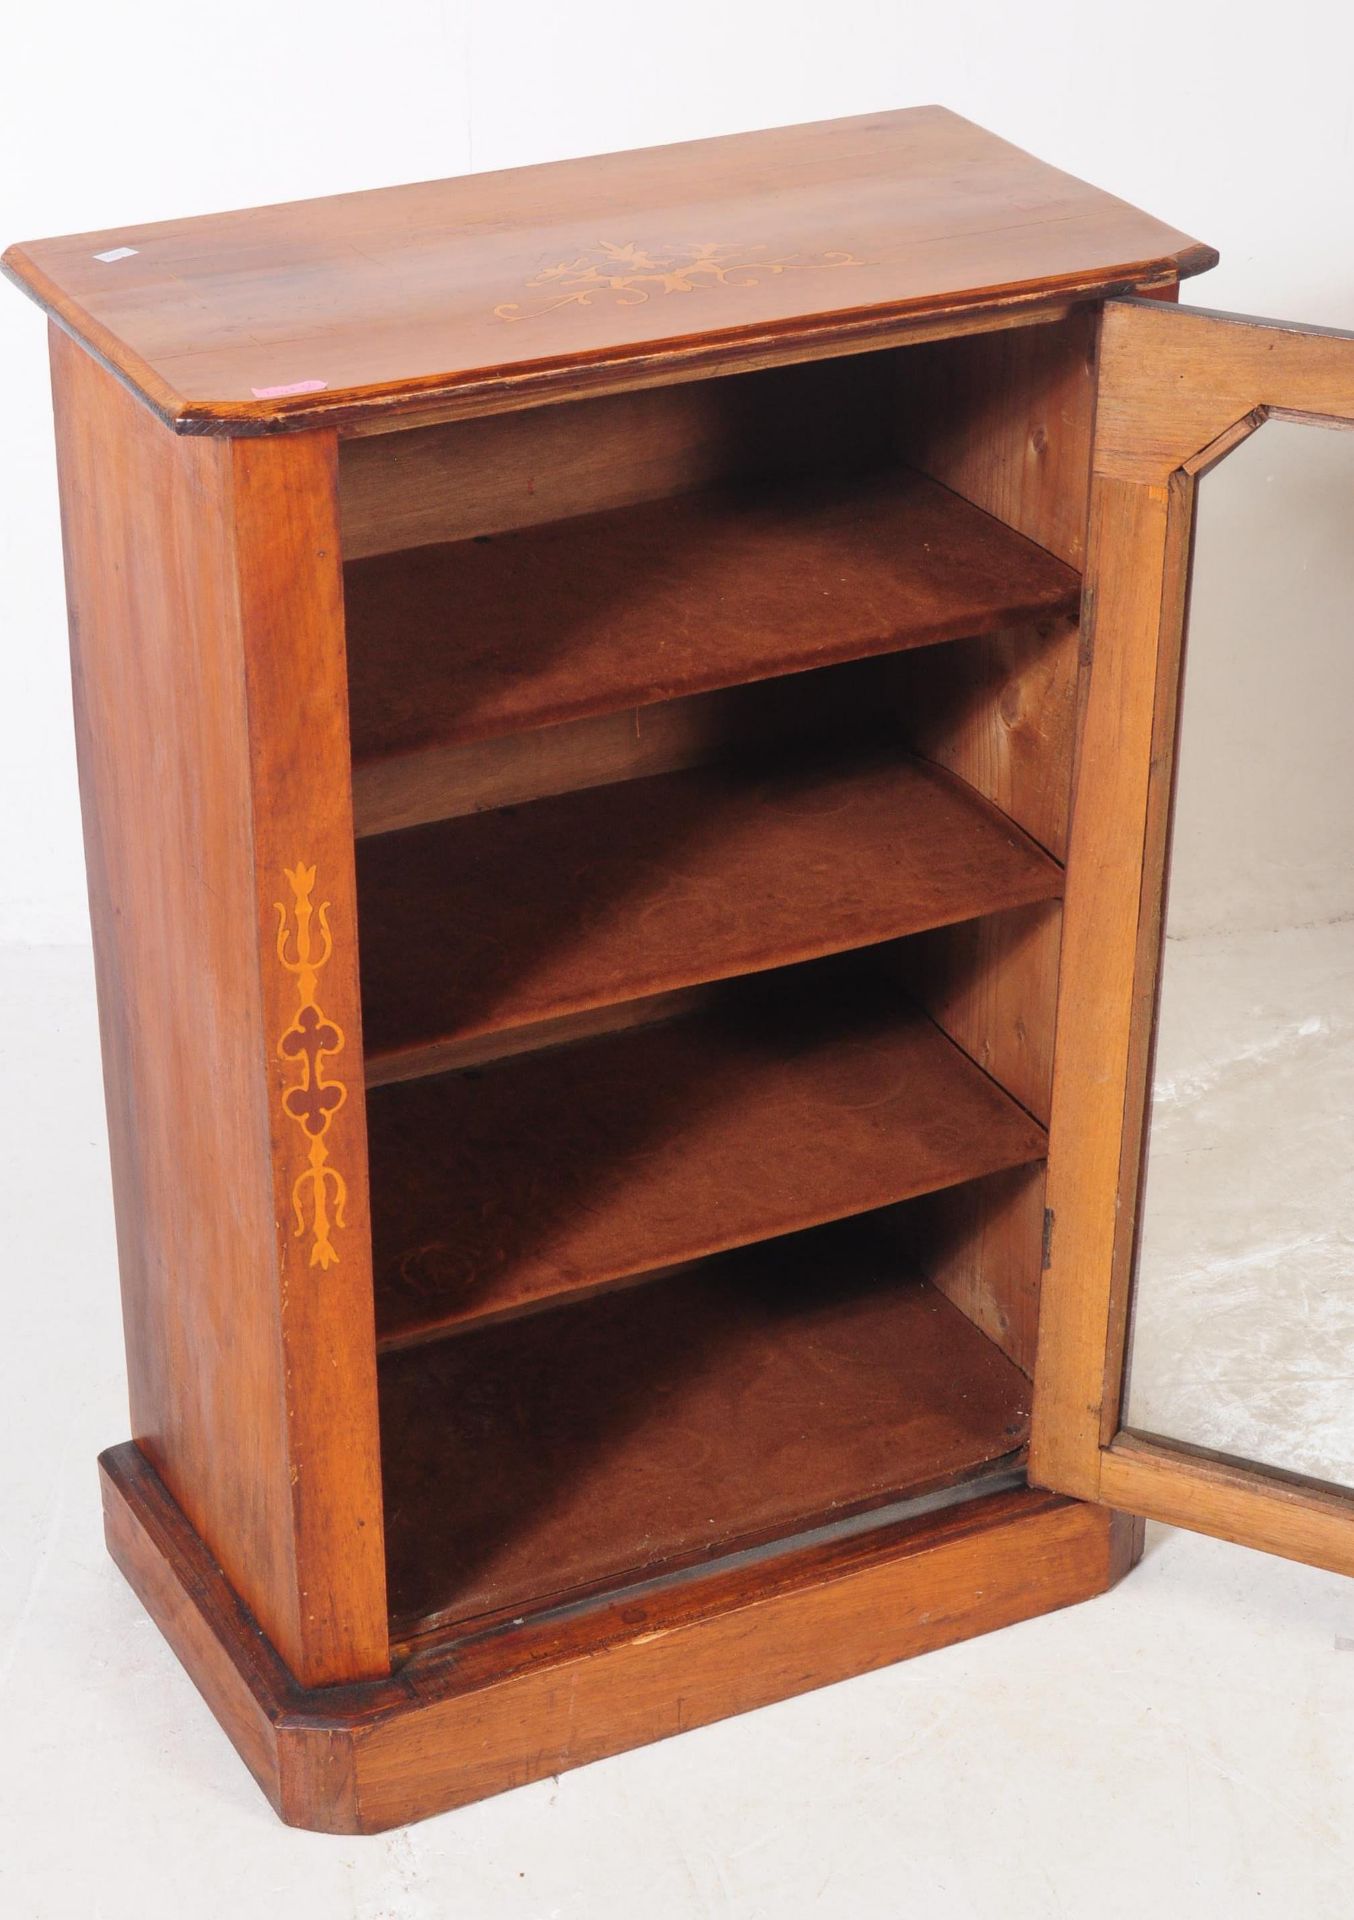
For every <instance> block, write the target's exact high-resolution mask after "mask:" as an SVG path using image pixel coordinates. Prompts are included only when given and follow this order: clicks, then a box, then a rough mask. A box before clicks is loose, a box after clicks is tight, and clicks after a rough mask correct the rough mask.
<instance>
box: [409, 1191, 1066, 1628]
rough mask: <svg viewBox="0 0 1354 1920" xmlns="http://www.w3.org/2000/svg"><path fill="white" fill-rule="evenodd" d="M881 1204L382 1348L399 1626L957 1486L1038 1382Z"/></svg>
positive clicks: (481, 1618) (473, 1618)
mask: <svg viewBox="0 0 1354 1920" xmlns="http://www.w3.org/2000/svg"><path fill="white" fill-rule="evenodd" d="M872 1227H873V1223H871V1222H864V1221H863V1222H851V1223H849V1224H848V1225H847V1226H845V1227H835V1228H828V1229H825V1230H821V1231H819V1232H817V1233H813V1234H808V1235H803V1236H799V1237H797V1238H795V1239H793V1240H790V1241H782V1242H778V1243H775V1244H774V1245H772V1246H769V1247H757V1248H752V1249H746V1250H744V1251H741V1252H739V1253H737V1254H730V1255H726V1256H724V1257H723V1258H721V1259H719V1260H716V1261H712V1262H710V1263H708V1264H703V1265H702V1266H700V1267H698V1268H695V1269H693V1270H690V1271H688V1272H686V1273H683V1274H680V1275H675V1276H671V1277H669V1278H666V1279H663V1280H659V1281H655V1282H652V1283H650V1284H647V1285H644V1286H640V1287H634V1288H628V1289H626V1290H625V1291H624V1292H622V1293H613V1294H608V1295H606V1296H603V1297H600V1298H595V1299H592V1300H588V1301H584V1302H580V1303H575V1304H572V1305H571V1306H569V1307H568V1308H565V1309H559V1310H552V1311H549V1312H545V1313H540V1314H534V1315H531V1316H528V1317H527V1318H525V1319H520V1320H513V1321H509V1322H504V1323H501V1324H499V1325H497V1326H493V1327H488V1328H481V1329H477V1330H475V1331H474V1332H471V1333H467V1334H464V1335H462V1336H460V1337H459V1338H457V1339H454V1340H447V1341H441V1342H438V1343H436V1344H435V1345H433V1346H427V1347H418V1348H414V1349H411V1350H409V1351H406V1352H403V1353H397V1354H391V1355H388V1356H387V1357H386V1358H385V1359H384V1360H383V1361H382V1363H381V1425H382V1455H383V1459H384V1462H385V1486H386V1546H387V1555H388V1562H389V1577H390V1600H391V1610H392V1627H393V1630H394V1632H395V1633H396V1635H397V1636H400V1635H411V1634H416V1633H417V1632H419V1631H421V1630H425V1631H426V1630H428V1629H431V1628H434V1627H437V1626H439V1625H445V1624H447V1623H450V1622H458V1623H459V1622H463V1623H466V1624H467V1625H469V1624H472V1623H474V1624H480V1625H483V1624H486V1623H487V1621H488V1620H489V1619H492V1618H494V1617H504V1616H506V1617H509V1618H510V1617H513V1616H519V1615H522V1614H525V1613H528V1612H530V1611H532V1610H535V1609H539V1608H543V1607H546V1606H549V1605H552V1604H553V1605H558V1604H560V1603H562V1602H567V1601H569V1600H575V1599H579V1598H581V1597H583V1596H584V1595H586V1594H588V1593H594V1592H597V1591H598V1590H599V1589H602V1588H610V1589H615V1588H616V1587H619V1586H622V1585H623V1584H624V1583H626V1582H629V1581H637V1580H641V1579H644V1578H647V1577H652V1576H654V1575H656V1574H659V1573H664V1572H671V1571H673V1570H674V1569H676V1568H678V1567H681V1566H685V1565H691V1564H692V1563H693V1562H699V1561H701V1560H704V1559H708V1558H710V1557H712V1556H714V1555H718V1554H724V1553H728V1552H731V1551H736V1550H738V1549H740V1548H744V1547H751V1546H755V1545H757V1544H759V1543H761V1542H765V1541H768V1540H772V1539H775V1538H778V1537H780V1538H783V1537H785V1536H786V1535H788V1534H793V1533H795V1532H797V1531H800V1530H804V1529H807V1528H811V1527H814V1526H817V1525H821V1524H824V1523H827V1522H831V1521H833V1520H838V1519H842V1518H844V1517H847V1516H849V1515H851V1514H856V1513H860V1512H862V1511H868V1510H870V1509H872V1508H874V1507H882V1506H884V1505H886V1504H888V1503H891V1502H894V1501H898V1500H901V1499H906V1498H909V1497H912V1496H919V1495H922V1494H925V1493H928V1492H931V1491H934V1490H936V1489H939V1488H943V1487H949V1486H953V1485H954V1484H955V1483H956V1482H960V1481H962V1480H964V1479H965V1478H967V1477H969V1476H971V1475H973V1474H975V1473H977V1472H979V1471H981V1470H982V1469H984V1468H985V1467H990V1466H991V1465H992V1463H993V1462H995V1461H998V1460H1001V1459H1004V1458H1010V1457H1011V1456H1015V1457H1016V1458H1017V1459H1018V1458H1019V1453H1018V1450H1019V1449H1020V1448H1022V1447H1023V1445H1024V1443H1025V1440H1026V1437H1027V1433H1028V1419H1029V1392H1030V1387H1029V1382H1028V1380H1027V1379H1026V1378H1025V1376H1024V1374H1022V1373H1021V1372H1020V1371H1019V1369H1018V1368H1016V1367H1014V1366H1012V1364H1011V1362H1010V1361H1009V1360H1007V1359H1006V1358H1005V1357H1004V1355H1003V1354H1001V1353H1000V1352H999V1351H998V1349H997V1348H996V1347H995V1346H993V1345H992V1343H991V1342H990V1341H989V1340H986V1339H985V1338H984V1337H983V1335H982V1334H981V1333H979V1332H978V1330H977V1329H976V1328H975V1327H974V1326H973V1325H972V1324H971V1322H969V1321H968V1320H966V1319H965V1318H964V1316H963V1315H962V1314H961V1313H959V1312H958V1311H957V1310H956V1309H955V1308H954V1307H953V1306H951V1305H950V1303H949V1302H948V1301H947V1300H945V1299H944V1298H943V1297H942V1296H941V1295H940V1294H939V1293H937V1292H936V1291H935V1290H934V1289H933V1288H932V1287H930V1286H928V1285H927V1284H925V1282H923V1281H921V1280H919V1279H917V1278H915V1277H914V1276H912V1275H910V1274H907V1273H905V1272H903V1271H900V1269H899V1265H898V1256H897V1254H896V1252H894V1251H893V1250H891V1249H889V1248H888V1247H887V1245H886V1243H885V1242H883V1241H882V1240H879V1239H878V1238H876V1236H875V1234H874V1233H873V1232H872Z"/></svg>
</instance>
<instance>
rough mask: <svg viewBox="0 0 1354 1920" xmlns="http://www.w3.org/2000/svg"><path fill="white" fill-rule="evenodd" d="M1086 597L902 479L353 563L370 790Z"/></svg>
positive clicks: (992, 522) (350, 608) (601, 521)
mask: <svg viewBox="0 0 1354 1920" xmlns="http://www.w3.org/2000/svg"><path fill="white" fill-rule="evenodd" d="M1080 587H1081V582H1080V577H1079V575H1078V574H1076V573H1075V572H1074V571H1073V570H1072V569H1071V568H1070V567H1067V566H1064V565H1063V563H1062V562H1061V561H1059V560H1056V559H1054V557H1053V556H1052V555H1051V554H1049V553H1047V552H1045V551H1044V549H1043V548H1042V547H1038V546H1036V545H1035V544H1034V543H1033V542H1032V541H1030V540H1027V539H1025V538H1024V536H1023V535H1021V534H1019V533H1016V532H1015V531H1014V530H1013V529H1012V528H1010V527H1008V526H1006V525H1005V524H1004V523H1003V522H1001V521H1000V520H996V519H994V518H993V517H992V516H991V515H989V514H986V513H983V512H982V511H980V509H978V508H977V507H974V506H971V505H969V503H968V502H967V501H965V500H962V499H961V498H960V497H959V496H958V495H957V494H955V493H951V492H950V491H949V490H948V489H947V488H945V487H943V486H940V485H938V484H937V483H936V482H935V481H933V480H929V479H926V478H924V477H923V476H921V475H920V474H916V473H912V472H910V471H906V470H903V471H897V470H893V471H890V472H888V473H883V474H873V475H870V476H868V477H866V478H864V479H861V478H851V479H844V478H842V479H837V480H835V481H833V482H832V483H830V484H828V483H823V482H816V483H813V484H807V485H806V484H798V485H795V486H784V485H776V486H767V485H763V486H753V485H747V486H743V487H740V488H737V489H727V490H719V491H711V492H706V493H695V494H688V495H684V496H679V497H676V498H670V499H663V500H657V501H651V502H646V503H644V504H642V505H639V506H633V507H625V508H619V509H616V510H614V511H610V512H606V513H594V514H585V515H580V516H579V517H578V518H576V519H570V520H557V521H552V522H550V523H548V524H546V525H542V526H531V527H525V528H520V529H516V530H513V531H509V532H505V533H500V534H495V535H492V536H479V537H477V538H474V539H468V540H458V541H452V542H449V543H446V544H443V545H437V546H427V547H416V548H411V549H405V550H402V551H399V552H395V553H389V554H382V555H380V556H377V557H374V558H370V559H365V560H357V561H352V562H350V563H349V564H348V565H347V566H346V567H345V568H344V594H345V601H346V624H347V634H348V670H349V688H350V706H351V713H352V744H353V756H354V761H355V763H356V767H357V774H358V778H359V783H360V779H361V774H362V770H363V767H364V765H366V764H369V763H371V762H373V761H380V760H384V759H387V758H390V757H396V756H409V757H410V760H411V765H410V767H409V777H410V779H411V781H415V780H416V779H417V778H418V768H417V762H418V759H419V756H420V755H421V754H423V753H427V752H430V751H434V750H442V749H445V748H447V747H448V746H450V745H454V744H458V743H466V742H470V741H475V740H484V739H488V738H492V737H495V736H499V735H503V734H508V733H513V732H518V731H522V730H524V729H530V728H538V727H545V726H549V725H552V724H554V723H557V722H560V721H565V720H572V719H579V718H582V717H584V716H586V715H590V714H601V713H611V712H616V711H618V710H621V709H625V708H630V707H639V706H644V705H646V704H648V703H650V702H655V701H660V700H668V699H673V698H676V697H678V696H681V695H686V694H694V693H700V692H703V691H708V690H710V689H713V688H717V687H728V686H734V685H738V684H742V683H744V682H749V681H755V680H762V679H767V678H770V677H771V676H773V675H777V674H786V673H793V672H798V671H802V670H804V669H807V668H811V667H816V666H823V665H826V664H828V663H830V662H833V661H842V660H853V659H860V658H863V657H864V656H866V655H869V654H874V653H885V652H889V651H892V650H895V649H899V648H904V647H916V646H924V645H927V644H930V643H932V642H935V641H941V640H949V639H956V638H959V637H962V636H971V635H975V634H981V633H989V632H994V631H996V630H997V629H999V628H1001V627H1004V626H1008V625H1011V624H1013V623H1016V622H1019V621H1022V620H1028V619H1031V618H1038V617H1042V616H1052V615H1055V614H1067V613H1074V612H1075V611H1076V608H1077V604H1078V600H1079V596H1080ZM387 785H388V783H387ZM390 805H391V802H390V798H389V794H388V793H387V798H386V806H387V808H389V807H390ZM359 824H360V822H359Z"/></svg>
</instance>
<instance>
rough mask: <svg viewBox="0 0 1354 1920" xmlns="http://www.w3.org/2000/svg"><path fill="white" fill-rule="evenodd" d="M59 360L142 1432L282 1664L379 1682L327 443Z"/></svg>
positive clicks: (356, 1066)
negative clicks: (290, 965)
mask: <svg viewBox="0 0 1354 1920" xmlns="http://www.w3.org/2000/svg"><path fill="white" fill-rule="evenodd" d="M52 364H53V375H54V393H55V402H56V426H57V453H58V471H59V475H60V483H61V500H62V529H63V537H64V542H65V552H66V587H67V598H68V603H69V609H70V623H71V651H72V662H73V674H74V687H75V712H76V739H77V746H78V753H79V767H80V790H81V803H82V811H83V815H84V823H85V836H86V838H85V845H86V854H87V865H88V872H89V889H90V917H91V924H92V927H93V933H94V954H95V969H96V974H97V979H98V990H99V1018H100V1030H101V1034H102V1041H103V1061H104V1083H105V1093H106V1099H107V1106H108V1129H109V1144H110V1151H111V1158H112V1166H113V1181H114V1190H115V1199H116V1216H117V1235H118V1264H119V1270H120V1276H121V1283H122V1299H123V1313H124V1323H125V1329H126V1336H127V1365H128V1377H129V1386H130V1396H131V1415H132V1431H133V1434H134V1436H135V1438H136V1439H137V1440H138V1442H139V1443H140V1444H141V1445H142V1446H143V1447H144V1448H145V1450H146V1453H147V1455H148V1457H149V1458H150V1459H151V1460H153V1461H154V1463H155V1465H156V1468H157V1469H158V1471H159V1472H160V1474H161V1476H162V1477H163V1479H164V1480H165V1482H166V1484H167V1485H169V1486H170V1487H171V1488H172V1489H173V1491H174V1494H175V1497H176V1498H177V1499H178V1501H179V1503H180V1504H181V1505H182V1507H183V1508H184V1510H185V1512H186V1513H188V1514H189V1516H190V1517H191V1519H192V1522H193V1524H194V1525H195V1526H196V1527H197V1529H198V1531H199V1532H200V1533H201V1534H202V1536H203V1537H204V1539H206V1540H208V1541H209V1542H210V1544H211V1547H212V1551H213V1552H214V1553H215V1554H216V1555H217V1557H218V1558H219V1560H220V1561H221V1563H222V1565H223V1566H224V1567H225V1568H226V1569H227V1571H228V1573H229V1575H230V1578H231V1580H232V1581H233V1582H234V1583H235V1585H236V1588H237V1590H238V1592H239V1593H240V1594H241V1595H242V1596H243V1597H244V1598H245V1599H246V1600H247V1602H248V1604H249V1605H250V1606H251V1607H252V1608H253V1610H254V1613H255V1615H256V1617H257V1618H258V1620H259V1622H260V1624H261V1625H262V1626H263V1628H264V1630H265V1631H266V1632H267V1633H268V1634H269V1636H270V1637H271V1639H272V1640H273V1643H274V1644H275V1645H276V1646H277V1647H278V1649H279V1650H280V1652H281V1653H282V1654H283V1657H284V1658H285V1659H286V1660H287V1661H288V1663H289V1664H290V1665H291V1667H292V1669H293V1671H294V1672H295V1673H296V1674H297V1675H298V1676H299V1677H301V1678H302V1679H305V1680H308V1681H311V1682H313V1683H315V1684H319V1683H321V1682H323V1681H327V1680H337V1679H351V1678H354V1677H356V1676H358V1675H370V1674H372V1673H377V1672H383V1671H385V1669H386V1667H387V1665H388V1654H387V1640H386V1623H385V1595H384V1562H383V1555H382V1551H381V1504H380V1484H379V1477H378V1462H377V1453H376V1447H377V1442H376V1375H375V1364H374V1357H373V1352H372V1294H371V1268H370V1255H369V1245H368V1236H367V1231H366V1193H365V1187H366V1136H365V1130H364V1126H363V1108H362V1079H361V1067H360V1061H361V1047H362V1038H361V1016H360V1012H359V1007H358V998H357V968H356V952H355V932H356V908H355V901H354V892H353V854H352V847H353V840H352V816H351V811H350V808H349V804H348V785H347V777H346V768H347V729H346V724H345V714H344V706H343V635H342V623H341V601H340V579H339V568H338V550H337V524H336V514H337V502H336V498H335V448H334V444H333V438H332V436H331V435H329V434H318V435H300V436H297V437H294V438H291V439H288V440H285V441H281V440H279V441H273V442H248V443H231V442H224V441H223V442H189V441H182V440H176V439H175V438H174V436H173V435H172V434H170V433H169V432H168V431H167V430H166V429H165V428H164V427H163V426H162V425H161V424H160V423H159V422H158V421H157V420H156V419H155V417H154V416H153V415H152V414H150V413H148V412H147V411H146V410H145V408H144V407H140V406H138V405H137V404H136V402H135V401H134V400H133V399H132V397H131V396H130V395H129V394H128V393H126V392H125V391H124V390H123V389H122V388H121V387H120V386H119V385H118V384H117V382H116V381H114V380H113V379H112V378H111V377H110V376H109V375H108V374H107V373H105V372H104V370H103V369H102V368H101V367H99V366H98V365H97V364H96V363H95V362H94V361H93V360H91V359H90V358H89V356H88V355H87V354H85V353H83V352H81V351H80V349H79V348H78V347H76V346H75V345H74V344H73V342H71V341H70V340H68V339H67V338H66V336H65V335H64V334H63V333H61V332H60V331H59V330H57V329H55V328H54V329H53V330H52ZM304 862H308V863H311V864H312V865H314V866H315V868H316V871H317V872H318V874H319V884H320V885H321V886H322V887H323V888H324V893H323V894H322V895H320V896H317V898H316V900H315V902H314V905H316V906H318V905H319V904H320V901H321V899H323V900H326V901H328V903H329V910H330V925H331V928H332V934H333V949H334V950H333V953H332V954H331V956H330V958H329V960H328V962H327V963H326V965H325V968H324V973H323V980H324V986H323V1004H324V1011H325V1013H326V1016H328V1017H329V1018H330V1019H331V1020H332V1021H333V1022H334V1023H335V1025H334V1029H333V1030H334V1031H335V1032H336V1033H337V1032H341V1033H342V1034H343V1035H344V1037H345V1041H346V1048H347V1051H346V1053H345V1054H341V1055H331V1056H330V1064H331V1071H332V1076H333V1078H334V1079H335V1080H338V1081H339V1082H340V1083H341V1084H343V1086H344V1087H345V1089H346V1094H347V1097H346V1099H345V1101H344V1103H343V1105H342V1107H341V1108H340V1109H339V1111H338V1112H337V1113H336V1114H335V1115H333V1116H332V1124H328V1125H327V1126H326V1129H325V1131H326V1134H327V1151H328V1153H329V1154H330V1157H331V1164H332V1166H333V1167H334V1169H336V1170H339V1171H341V1175H342V1177H343V1179H344V1182H345V1186H346V1199H347V1205H346V1208H345V1209H344V1212H343V1218H344V1221H345V1223H346V1224H345V1225H344V1227H343V1228H342V1229H341V1230H340V1229H338V1228H337V1226H336V1227H335V1230H334V1242H335V1246H334V1251H335V1252H336V1254H337V1258H336V1260H334V1261H333V1262H331V1263H330V1264H329V1265H328V1266H327V1267H321V1266H318V1265H316V1264H313V1263H312V1259H311V1255H312V1251H313V1248H314V1246H315V1244H316V1243H315V1241H314V1239H313V1238H312V1229H313V1228H314V1226H315V1220H316V1216H315V1214H314V1211H313V1207H312V1196H311V1195H310V1194H309V1193H307V1192H306V1191H305V1190H304V1189H302V1193H301V1205H302V1210H303V1213H304V1216H305V1225H306V1231H305V1232H304V1233H301V1234H298V1233H297V1232H295V1231H294V1230H293V1229H294V1224H295V1223H294V1220H293V1196H294V1194H295V1193H296V1191H297V1190H296V1182H297V1180H298V1178H300V1177H302V1175H303V1173H304V1170H305V1169H306V1166H307V1148H308V1141H307V1138H306V1136H305V1135H304V1133H303V1132H302V1131H301V1130H300V1129H298V1127H297V1125H296V1123H295V1121H294V1120H293V1119H292V1118H291V1117H290V1116H289V1115H288V1113H287V1112H286V1111H285V1109H284V1107H283V1101H284V1099H285V1098H286V1096H287V1094H288V1093H289V1091H290V1090H291V1089H292V1087H293V1086H294V1084H295V1083H296V1080H297V1066H296V1062H295V1060H294V1059H284V1058H283V1057H281V1056H280V1055H279V1052H278V1043H279V1041H280V1039H281V1038H282V1036H283V1035H284V1033H286V1032H287V1030H288V1029H289V1027H290V1025H291V1022H292V1021H293V1019H294V1017H295V1014H296V1010H297V1006H298V1001H297V990H296V985H297V981H296V976H295V975H294V974H292V973H290V972H288V971H287V969H286V968H285V967H283V966H282V965H281V964H280V961H279V956H278V951H277V942H278V918H277V908H278V905H279V904H281V905H283V906H285V907H287V908H288V909H290V908H291V907H292V906H293V895H292V891H291V888H290V886H289V882H288V879H287V870H288V869H291V870H293V871H295V870H296V869H297V867H298V864H299V863H304ZM292 937H293V940H294V937H295V926H294V922H293V923H292ZM288 952H289V954H290V955H291V957H292V958H293V959H294V958H295V951H294V946H293V947H289V948H288ZM315 952H316V954H318V952H319V941H318V938H317V941H316V945H315ZM340 1058H341V1059H342V1060H343V1065H342V1067H341V1068H340V1067H337V1066H336V1065H335V1064H334V1063H335V1061H336V1060H338V1059H340ZM327 1118H328V1117H327ZM333 1198H334V1196H333V1192H332V1191H331V1192H330V1195H329V1200H330V1207H331V1213H332V1211H333Z"/></svg>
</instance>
